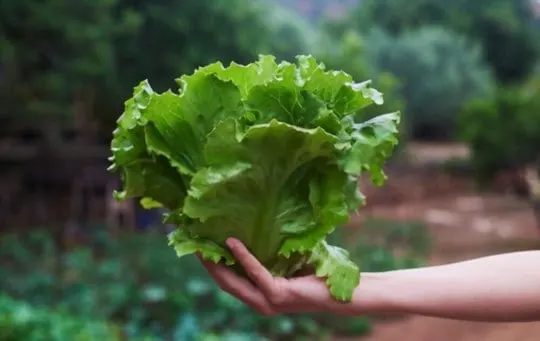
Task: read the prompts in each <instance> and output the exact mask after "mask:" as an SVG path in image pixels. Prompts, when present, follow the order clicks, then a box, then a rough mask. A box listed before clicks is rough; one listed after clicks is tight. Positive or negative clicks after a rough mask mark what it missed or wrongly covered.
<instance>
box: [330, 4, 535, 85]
mask: <svg viewBox="0 0 540 341" xmlns="http://www.w3.org/2000/svg"><path fill="white" fill-rule="evenodd" d="M539 22H540V20H539V19H538V18H535V16H534V14H533V10H532V2H531V1H530V0H475V1H470V0H453V1H448V0H364V1H361V2H359V4H358V5H357V7H356V10H353V11H351V13H350V15H349V20H348V21H347V22H346V23H341V25H339V26H346V25H348V26H349V27H355V28H357V29H359V30H360V31H362V32H368V31H369V30H371V29H372V28H373V27H380V28H381V29H383V30H384V31H386V32H388V33H390V34H391V35H393V36H399V35H402V34H404V33H407V32H411V31H415V30H418V29H422V28H424V27H426V26H430V25H437V26H440V27H444V28H445V29H449V30H451V31H453V32H455V33H458V34H460V35H462V36H465V37H467V38H468V39H469V40H471V41H473V42H475V43H478V44H479V45H480V46H481V47H482V51H481V59H482V61H484V62H485V63H486V64H487V65H489V67H490V69H491V70H492V71H493V74H494V76H495V78H496V79H497V81H498V82H501V83H503V84H514V83H519V82H522V81H524V80H526V79H528V77H529V75H530V73H531V71H532V70H533V68H534V66H535V63H536V62H537V60H538V57H539V51H540V50H539V49H538V47H539V45H538V41H539V37H540V31H539V30H538V23H539ZM535 24H536V25H535ZM501 51H504V53H502V52H501Z"/></svg>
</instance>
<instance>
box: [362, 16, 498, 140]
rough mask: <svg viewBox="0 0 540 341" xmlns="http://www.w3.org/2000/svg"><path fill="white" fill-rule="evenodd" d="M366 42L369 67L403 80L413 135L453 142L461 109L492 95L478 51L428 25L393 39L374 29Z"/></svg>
mask: <svg viewBox="0 0 540 341" xmlns="http://www.w3.org/2000/svg"><path fill="white" fill-rule="evenodd" d="M366 41H367V46H369V47H370V48H369V50H367V54H368V58H369V60H370V64H371V65H373V66H374V68H375V69H376V70H380V71H379V72H388V73H390V74H393V75H395V76H396V77H397V78H398V79H399V80H400V81H401V87H400V93H401V95H402V96H403V98H404V99H405V103H406V110H405V120H406V124H407V125H408V127H407V128H408V130H410V133H411V134H412V135H413V136H414V137H419V138H429V139H451V138H453V137H454V135H455V130H454V128H455V124H456V121H457V117H458V114H459V112H460V111H461V109H462V108H463V106H464V105H465V104H466V103H467V102H468V101H469V100H471V99H475V98H482V97H486V96H488V95H490V93H491V92H492V87H493V78H492V77H491V73H490V71H489V69H488V68H487V67H486V66H485V64H484V63H483V62H482V59H481V56H480V51H479V49H478V48H477V47H476V46H475V45H474V44H471V43H470V42H468V41H467V40H466V39H465V38H464V37H461V36H459V35H456V34H455V33H453V32H451V31H448V30H445V29H443V28H439V27H427V26H426V27H422V28H420V29H418V30H416V31H411V32H409V33H406V34H404V35H403V36H400V37H397V38H396V37H392V36H390V35H388V34H386V33H385V32H384V31H381V30H372V31H371V32H370V33H369V35H367V36H366Z"/></svg>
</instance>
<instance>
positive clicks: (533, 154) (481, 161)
mask: <svg viewBox="0 0 540 341" xmlns="http://www.w3.org/2000/svg"><path fill="white" fill-rule="evenodd" d="M539 93H540V79H534V80H532V81H530V82H528V83H527V84H526V85H525V86H522V87H504V88H499V89H497V92H496V93H495V94H494V95H493V96H492V97H490V98H487V99H481V100H475V101H472V102H471V103H469V104H468V105H467V106H466V107H465V109H464V110H463V113H462V115H461V117H460V133H461V137H462V139H463V140H464V141H465V142H467V143H468V144H469V145H470V148H471V151H472V156H473V166H474V169H475V171H476V176H477V179H478V181H479V182H480V183H481V184H486V183H489V181H490V180H492V179H493V177H494V176H495V175H496V174H497V173H498V172H500V171H508V170H510V171H512V170H519V169H521V168H523V167H526V166H529V165H531V164H534V163H539V164H538V166H540V150H539V148H538V147H539V146H540V96H538V94H539Z"/></svg>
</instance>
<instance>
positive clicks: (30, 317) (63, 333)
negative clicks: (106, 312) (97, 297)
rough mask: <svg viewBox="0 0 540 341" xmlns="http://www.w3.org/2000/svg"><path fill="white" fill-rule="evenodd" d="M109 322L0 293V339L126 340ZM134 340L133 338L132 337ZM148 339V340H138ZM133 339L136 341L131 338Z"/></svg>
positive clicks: (17, 340) (9, 340) (50, 340)
mask: <svg viewBox="0 0 540 341" xmlns="http://www.w3.org/2000/svg"><path fill="white" fill-rule="evenodd" d="M125 340H126V339H125V338H124V337H123V336H122V331H121V330H120V329H119V328H118V327H116V326H114V325H112V324H110V323H105V322H99V321H92V320H85V319H80V318H75V317H72V316H70V315H69V314H66V313H59V312H53V311H50V310H47V309H37V308H35V307H32V306H30V305H29V304H26V303H23V302H19V301H16V300H13V299H11V298H10V297H7V296H0V341H125ZM133 340H134V339H133ZM138 340H140V341H146V340H148V341H150V340H151V339H143V338H140V339H138ZM134 341H135V340H134Z"/></svg>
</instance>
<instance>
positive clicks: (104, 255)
mask: <svg viewBox="0 0 540 341" xmlns="http://www.w3.org/2000/svg"><path fill="white" fill-rule="evenodd" d="M365 229H366V230H365V231H366V232H365V233H361V234H359V235H358V236H357V237H355V238H351V237H350V236H349V235H345V234H343V233H346V232H341V234H336V235H334V236H332V238H333V239H335V240H334V241H337V242H338V243H340V244H342V245H347V246H348V248H349V250H350V252H351V254H352V256H353V259H354V260H355V261H356V262H359V263H361V264H363V267H364V269H365V270H367V271H385V270H393V269H398V268H403V267H415V266H418V265H421V264H422V262H423V260H424V259H425V257H426V255H427V253H428V252H429V239H427V232H426V230H425V227H424V226H423V225H421V224H412V223H384V222H378V221H370V222H368V223H367V224H366V227H365ZM338 230H346V229H338ZM369 235H372V237H369ZM346 241H352V243H347V242H346ZM54 245H55V244H54V242H53V239H52V237H51V235H50V234H49V233H47V232H44V231H34V232H31V233H30V234H27V235H15V234H11V235H6V236H3V238H2V241H1V245H0V262H1V264H2V267H1V268H0V278H2V281H1V282H0V289H1V290H2V292H3V294H4V295H10V296H11V297H13V298H15V299H18V300H23V301H25V302H28V303H29V304H32V305H34V306H35V307H38V308H40V309H45V308H54V309H55V310H56V311H59V312H63V313H65V314H69V315H70V316H78V318H81V319H87V320H106V321H111V322H113V323H116V324H117V325H118V326H122V328H121V330H122V333H123V335H126V338H127V339H128V340H131V339H132V338H134V337H142V336H143V334H148V333H150V334H152V335H154V336H155V337H157V338H158V339H169V340H182V341H189V340H199V339H197V338H195V336H196V335H199V334H201V335H202V333H203V332H207V333H208V334H207V335H206V336H205V337H207V339H208V340H213V338H212V337H215V339H219V340H223V339H224V338H225V339H226V337H229V339H230V340H263V339H265V337H266V338H269V339H272V340H273V339H280V340H301V339H302V338H307V339H309V340H314V339H319V340H322V339H324V338H325V337H326V336H327V335H330V334H332V333H339V334H356V335H358V334H365V333H367V332H369V330H370V325H371V324H370V322H369V320H368V319H366V318H343V317H337V316H332V315H330V314H316V315H307V314H303V315H290V316H280V317H275V318H267V317H263V316H259V315H258V314H255V313H254V312H252V311H251V310H249V309H248V308H247V307H246V306H244V305H243V304H242V303H240V302H239V301H237V300H236V299H234V298H233V297H231V296H229V295H228V294H226V293H224V292H223V291H221V290H220V289H219V288H218V287H217V286H216V285H215V284H214V282H213V281H212V280H211V279H210V278H209V276H208V275H207V273H206V271H205V269H204V268H203V267H202V266H201V265H200V263H199V262H198V261H197V260H196V258H194V257H186V258H183V259H178V258H177V257H176V255H175V253H174V250H172V249H171V248H170V247H168V246H167V241H166V238H165V236H164V235H161V234H159V233H154V232H149V233H146V234H139V235H135V234H134V235H124V236H121V237H119V238H114V237H112V236H110V235H109V234H108V233H106V232H105V230H104V229H101V228H99V227H91V230H89V232H88V235H87V238H86V243H85V245H86V246H84V247H82V246H79V247H75V248H73V250H71V251H68V252H65V253H60V252H59V250H58V249H56V248H55V246H54ZM394 250H396V251H395V252H399V257H398V254H396V253H395V252H394ZM57 262H60V263H61V267H60V269H61V271H58V270H57V269H58V268H57V267H56V266H55V264H56V263H57ZM0 303H1V302H0ZM8 307H9V305H8ZM0 309H2V308H0ZM4 309H7V310H9V311H7V310H6V312H4V313H3V315H2V314H0V316H5V317H2V318H3V319H4V320H5V319H8V318H10V317H9V316H11V315H13V314H15V313H14V312H13V311H15V310H13V311H12V310H10V309H11V308H10V309H8V308H4ZM13 309H15V308H13ZM10 311H11V312H10ZM51 316H52V315H51ZM51 318H52V317H51ZM57 320H58V321H57ZM57 320H54V319H53V320H50V321H49V320H48V321H47V323H49V324H54V323H60V322H62V321H63V320H62V319H61V318H58V319H57ZM9 321H10V320H9V319H8V322H5V323H6V324H9V325H11V324H14V325H13V326H12V327H9V328H12V329H13V328H16V327H17V326H18V324H17V323H15V322H9ZM56 321H57V322H56ZM73 323H75V322H73ZM99 326H101V325H99ZM6 328H7V327H6ZM36 328H38V329H37V330H39V329H40V328H42V327H39V326H38V327H36ZM51 328H52V327H51ZM54 328H63V327H61V326H58V327H54ZM96 328H97V327H96ZM100 328H105V327H100ZM98 329H99V328H98ZM5 330H9V329H5ZM99 330H100V329H99ZM213 335H214V336H213ZM216 335H217V336H216ZM218 336H219V338H217V337H218ZM10 340H11V339H10ZM13 340H14V341H23V340H24V341H34V340H40V339H31V338H28V339H26V338H15V339H13ZM51 340H53V341H54V340H64V339H51ZM65 340H68V339H65ZM74 340H76V339H75V338H74ZM85 340H86V339H85ZM89 340H94V339H89ZM102 340H107V339H106V338H105V339H103V338H102ZM111 340H114V339H111ZM204 340H206V339H204ZM0 341H4V340H3V339H0Z"/></svg>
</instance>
